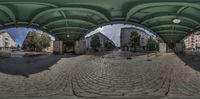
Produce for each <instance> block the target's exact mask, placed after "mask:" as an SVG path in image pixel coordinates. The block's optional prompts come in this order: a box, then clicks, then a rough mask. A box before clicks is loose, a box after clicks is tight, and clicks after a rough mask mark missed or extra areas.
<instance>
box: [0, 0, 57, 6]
mask: <svg viewBox="0 0 200 99" xmlns="http://www.w3.org/2000/svg"><path fill="white" fill-rule="evenodd" d="M0 4H36V5H44V6H50V7H57V6H56V5H55V4H51V3H47V2H25V1H20V2H17V1H12V2H5V1H3V2H0Z"/></svg>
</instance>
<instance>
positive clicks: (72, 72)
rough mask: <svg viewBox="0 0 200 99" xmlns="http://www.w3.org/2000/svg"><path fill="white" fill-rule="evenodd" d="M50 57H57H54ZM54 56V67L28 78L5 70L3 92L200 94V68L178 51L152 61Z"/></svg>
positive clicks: (0, 83) (90, 95) (1, 77)
mask: <svg viewBox="0 0 200 99" xmlns="http://www.w3.org/2000/svg"><path fill="white" fill-rule="evenodd" d="M45 58H46V59H47V60H48V59H49V62H50V61H53V59H52V56H49V57H45ZM54 58H57V59H56V60H57V61H55V64H54V65H52V63H51V64H50V63H49V65H52V66H48V68H49V69H44V70H43V71H40V72H36V73H34V74H32V73H30V75H29V76H28V77H26V76H23V75H13V74H7V73H2V72H1V73H0V97H16V96H17V97H41V96H45V97H49V96H63V97H64V96H70V97H84V98H94V97H97V98H99V97H105V96H107V97H115V96H117V97H149V98H150V97H151V98H152V99H154V98H155V99H157V98H162V99H163V98H164V99H166V97H171V98H170V99H176V97H182V98H180V99H184V98H183V97H185V99H188V98H189V97H192V99H193V98H195V97H196V98H198V97H200V72H198V71H196V70H194V69H192V68H191V67H189V66H187V65H185V63H184V62H183V61H181V59H179V58H178V57H177V56H176V55H174V54H173V53H167V54H164V55H161V56H159V57H157V58H155V59H153V60H152V61H148V60H147V55H141V56H134V57H133V58H132V59H129V60H127V59H117V58H104V57H100V56H93V55H82V56H76V57H60V58H59V60H58V56H57V57H54ZM3 60H7V59H1V61H0V66H1V67H2V66H3V65H4V68H5V66H6V64H5V63H4V61H3ZM47 60H46V61H45V60H44V62H48V61H47ZM40 62H42V61H40ZM35 63H37V61H35ZM23 65H24V64H23ZM38 65H41V64H39V63H38ZM13 66H14V65H13ZM27 66H31V65H28V63H27ZM41 66H42V65H41ZM9 68H12V66H9ZM38 68H41V67H40V66H39V67H38ZM34 69H35V68H34ZM173 97H175V98H173ZM167 99H168V98H167ZM178 99H179V98H178Z"/></svg>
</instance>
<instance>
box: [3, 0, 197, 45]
mask: <svg viewBox="0 0 200 99" xmlns="http://www.w3.org/2000/svg"><path fill="white" fill-rule="evenodd" d="M199 5H200V3H199V2H198V0H182V1H179V0H178V1H174V0H163V1H162V2H161V1H159V0H148V1H147V0H118V1H117V2H116V1H115V0H103V1H96V0H95V1H94V0H84V1H82V0H58V1H57V0H29V1H27V0H17V1H13V0H0V29H4V28H9V27H18V26H25V27H34V28H38V29H42V30H44V31H46V32H48V33H50V34H52V35H54V36H55V37H56V38H57V39H59V40H66V41H72V42H73V41H75V40H78V39H80V38H81V37H83V36H84V35H85V34H86V33H88V32H89V31H91V30H92V29H94V28H95V27H98V26H101V24H105V23H112V22H119V23H121V22H122V23H124V22H130V23H132V24H136V25H139V26H142V27H145V28H146V29H148V30H151V31H153V32H154V33H155V34H156V35H159V36H160V37H161V38H162V39H163V40H164V41H165V42H170V43H175V42H178V41H180V40H182V39H183V38H184V37H185V36H187V35H189V34H190V33H192V32H193V31H195V30H196V29H198V28H199V25H200V22H199V19H200V13H199V12H200V6H199ZM175 18H178V19H179V20H180V21H181V22H180V23H174V22H172V21H173V20H174V19H175ZM66 35H71V36H70V37H69V38H67V36H66Z"/></svg>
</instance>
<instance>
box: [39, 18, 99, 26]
mask: <svg viewBox="0 0 200 99" xmlns="http://www.w3.org/2000/svg"><path fill="white" fill-rule="evenodd" d="M64 21H74V22H81V23H87V24H91V25H93V26H96V25H95V24H94V23H92V22H89V21H85V20H81V19H59V20H55V21H51V22H49V23H46V24H44V25H43V26H42V27H46V26H49V25H52V24H55V23H59V22H64Z"/></svg>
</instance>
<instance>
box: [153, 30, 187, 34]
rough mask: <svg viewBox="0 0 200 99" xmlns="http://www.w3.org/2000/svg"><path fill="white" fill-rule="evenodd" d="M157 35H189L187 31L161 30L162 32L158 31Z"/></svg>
mask: <svg viewBox="0 0 200 99" xmlns="http://www.w3.org/2000/svg"><path fill="white" fill-rule="evenodd" d="M156 33H159V34H160V33H180V34H188V32H185V31H180V30H161V31H156Z"/></svg>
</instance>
